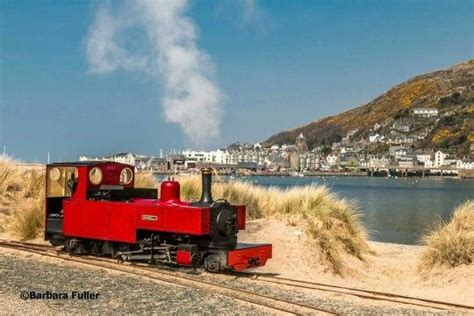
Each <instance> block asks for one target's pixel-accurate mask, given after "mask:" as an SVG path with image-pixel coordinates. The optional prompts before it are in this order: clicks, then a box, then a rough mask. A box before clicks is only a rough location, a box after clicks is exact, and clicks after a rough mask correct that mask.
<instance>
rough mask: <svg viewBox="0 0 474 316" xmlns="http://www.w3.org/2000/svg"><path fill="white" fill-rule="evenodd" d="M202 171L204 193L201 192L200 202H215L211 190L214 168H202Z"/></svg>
mask: <svg viewBox="0 0 474 316" xmlns="http://www.w3.org/2000/svg"><path fill="white" fill-rule="evenodd" d="M201 173H202V193H201V199H200V200H199V203H202V204H210V203H212V202H213V199H212V191H211V184H212V168H202V169H201Z"/></svg>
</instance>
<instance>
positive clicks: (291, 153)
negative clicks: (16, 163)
mask: <svg viewBox="0 0 474 316" xmlns="http://www.w3.org/2000/svg"><path fill="white" fill-rule="evenodd" d="M448 115H449V113H448ZM443 116H444V117H446V116H447V114H446V113H444V114H443ZM439 119H440V115H439V113H438V109H436V108H415V109H414V110H413V111H412V112H411V113H410V115H409V116H408V117H405V118H402V119H398V120H396V121H395V122H394V123H392V124H391V125H390V126H386V124H384V123H380V124H375V125H374V126H373V128H371V133H370V135H369V137H368V138H357V136H356V135H357V132H358V130H357V129H356V130H352V131H349V132H348V133H347V135H346V136H345V137H343V138H342V139H341V140H340V141H338V142H333V143H332V144H330V145H328V146H315V147H314V148H309V147H308V144H307V141H306V137H305V135H303V133H300V134H299V136H298V137H297V138H296V139H295V141H294V143H293V144H283V145H281V146H279V145H271V146H264V145H262V144H260V143H255V144H251V143H240V142H236V143H233V144H231V145H229V146H228V147H227V148H221V149H217V150H210V151H196V150H191V149H187V150H183V151H181V150H172V151H170V152H168V153H164V152H163V151H162V150H161V151H160V154H159V155H158V156H157V157H155V156H148V155H143V154H134V153H131V152H122V153H117V154H114V155H112V156H106V157H88V156H81V157H80V160H81V161H86V160H110V161H115V162H121V163H126V164H130V165H134V166H135V168H136V169H137V170H148V171H152V172H155V173H177V172H180V173H182V172H186V171H191V172H192V171H196V169H199V168H201V167H204V166H206V167H213V168H214V169H216V170H217V171H219V172H221V173H228V174H232V173H235V172H237V173H239V174H254V175H258V174H264V175H268V174H279V175H299V176H304V175H314V174H320V173H322V174H324V173H334V174H348V175H371V176H391V175H395V176H410V175H417V176H425V175H441V176H442V175H456V176H465V177H470V176H471V174H472V171H474V143H471V144H470V148H469V154H468V155H464V156H460V155H459V154H457V153H456V152H455V151H453V150H441V149H434V148H430V149H426V148H420V146H419V144H420V143H422V142H423V141H424V140H425V138H426V137H427V136H428V135H429V133H430V128H429V127H423V128H417V125H422V126H426V125H427V123H429V122H430V121H431V122H433V123H436V122H437V121H438V120H439ZM419 123H421V124H419ZM431 126H432V125H431Z"/></svg>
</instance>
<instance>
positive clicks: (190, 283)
mask: <svg viewBox="0 0 474 316" xmlns="http://www.w3.org/2000/svg"><path fill="white" fill-rule="evenodd" d="M0 247H3V248H10V249H14V250H20V251H24V252H29V253H34V254H38V255H41V256H47V257H52V258H56V259H61V260H64V261H70V262H75V263H79V264H83V265H89V266H93V267H99V268H104V269H109V270H113V271H116V272H122V273H126V274H130V275H135V276H138V277H144V278H147V279H151V280H156V281H161V282H165V283H170V284H175V285H178V286H184V287H192V288H196V289H199V290H203V291H205V292H209V293H212V294H220V295H223V296H226V297H229V298H232V299H237V300H240V301H245V302H247V303H251V304H254V305H259V306H262V307H265V308H270V309H273V310H276V311H279V312H283V313H286V314H294V315H302V314H315V313H317V314H330V315H337V313H335V312H333V311H330V310H326V309H322V308H318V307H315V306H310V305H305V304H301V303H297V302H291V301H288V300H284V299H280V298H276V297H272V296H269V295H264V294H260V293H256V292H252V291H248V290H243V289H238V288H234V287H230V286H225V285H217V284H213V283H210V282H206V281H202V280H196V279H194V278H189V277H183V276H176V275H174V274H172V273H165V272H161V271H157V269H152V268H148V267H142V266H136V265H126V264H120V263H117V262H116V261H115V260H113V259H105V258H96V257H91V256H87V258H81V257H77V256H71V255H69V254H67V255H66V254H64V253H61V252H60V251H57V250H52V249H55V248H53V247H48V246H47V245H34V244H31V243H21V242H11V241H0ZM48 248H49V249H48ZM51 248H52V249H51Z"/></svg>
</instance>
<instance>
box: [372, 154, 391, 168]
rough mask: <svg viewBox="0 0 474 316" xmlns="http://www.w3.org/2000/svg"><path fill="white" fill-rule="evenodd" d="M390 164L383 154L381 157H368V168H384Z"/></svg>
mask: <svg viewBox="0 0 474 316" xmlns="http://www.w3.org/2000/svg"><path fill="white" fill-rule="evenodd" d="M389 165H390V160H389V159H388V158H386V157H384V156H382V157H370V159H369V167H370V168H385V167H388V166H389Z"/></svg>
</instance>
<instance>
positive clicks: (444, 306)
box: [231, 272, 474, 312]
mask: <svg viewBox="0 0 474 316" xmlns="http://www.w3.org/2000/svg"><path fill="white" fill-rule="evenodd" d="M231 275H237V276H242V277H246V278H249V279H251V280H260V281H263V282H267V283H274V284H279V285H287V286H292V287H297V288H304V289H314V290H319V291H326V292H334V293H341V294H348V295H353V296H357V297H361V298H368V299H374V300H385V301H390V302H395V303H400V304H406V305H414V306H420V307H430V308H435V309H441V310H450V309H453V308H454V309H461V310H463V311H466V310H467V311H470V312H472V311H473V310H474V306H471V305H465V304H458V303H452V302H446V301H438V300H433V299H427V298H421V297H414V296H408V295H401V294H395V293H389V292H381V291H374V290H366V289H361V288H352V287H346V286H340V285H334V284H328V283H320V282H312V281H304V280H295V279H289V278H284V277H278V276H268V275H266V274H264V273H248V272H237V273H236V272H234V273H231ZM404 300H408V301H404ZM430 304H436V305H430Z"/></svg>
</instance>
